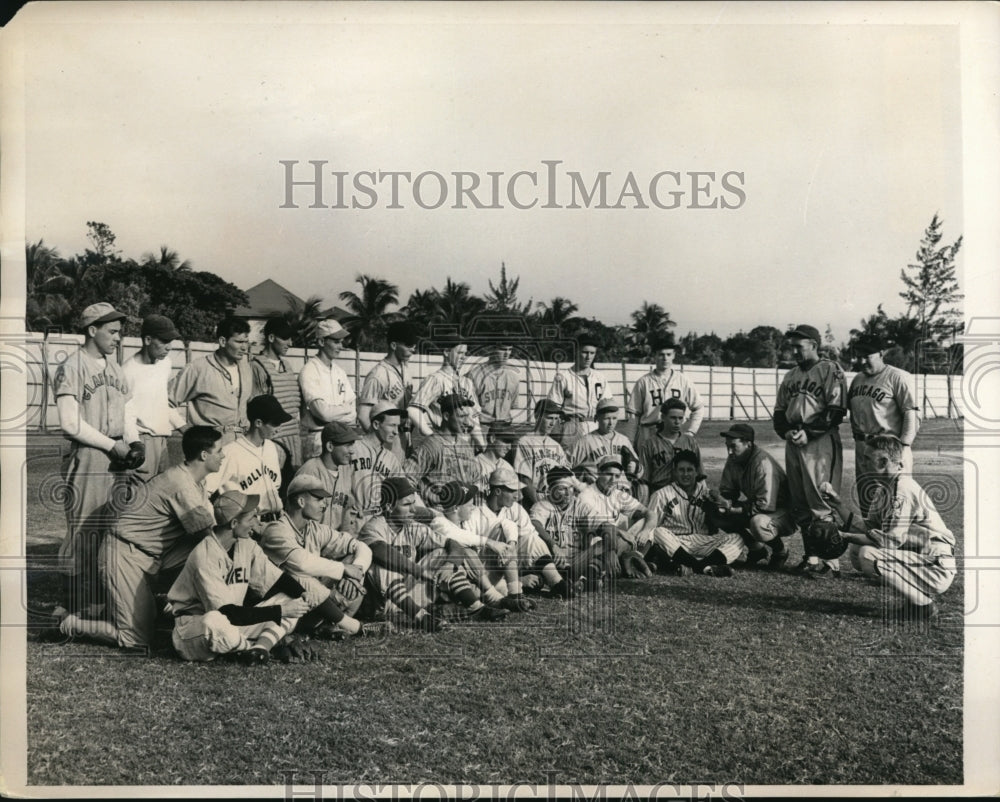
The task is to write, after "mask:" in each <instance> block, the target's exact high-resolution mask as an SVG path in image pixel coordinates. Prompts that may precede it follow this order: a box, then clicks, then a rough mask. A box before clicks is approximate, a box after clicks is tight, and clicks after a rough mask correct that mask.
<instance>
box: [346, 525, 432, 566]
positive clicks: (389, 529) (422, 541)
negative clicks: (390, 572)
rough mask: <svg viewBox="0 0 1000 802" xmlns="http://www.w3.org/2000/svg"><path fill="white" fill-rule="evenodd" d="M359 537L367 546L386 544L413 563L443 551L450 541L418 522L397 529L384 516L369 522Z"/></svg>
mask: <svg viewBox="0 0 1000 802" xmlns="http://www.w3.org/2000/svg"><path fill="white" fill-rule="evenodd" d="M358 537H359V539H360V540H361V542H362V543H364V544H365V545H367V546H372V545H374V544H375V543H385V544H386V545H388V546H390V547H391V548H393V549H395V550H396V551H398V552H399V553H401V554H402V555H403V556H404V557H406V558H407V559H408V560H411V561H413V562H416V561H417V560H419V559H420V558H421V557H423V556H424V555H425V554H428V553H430V552H432V551H434V550H435V549H443V548H444V546H445V543H446V542H447V540H448V539H447V537H445V536H443V535H440V534H438V533H437V532H435V531H434V530H433V529H431V528H430V527H429V526H426V525H424V524H422V523H418V522H417V521H410V522H409V523H407V524H405V525H404V526H403V527H401V528H400V529H396V528H395V527H394V526H392V525H391V524H390V523H389V522H388V521H387V520H386V519H385V517H384V516H382V515H377V516H375V517H374V518H372V519H371V520H370V521H368V523H366V524H365V525H364V526H363V527H362V528H361V533H360V534H359V535H358Z"/></svg>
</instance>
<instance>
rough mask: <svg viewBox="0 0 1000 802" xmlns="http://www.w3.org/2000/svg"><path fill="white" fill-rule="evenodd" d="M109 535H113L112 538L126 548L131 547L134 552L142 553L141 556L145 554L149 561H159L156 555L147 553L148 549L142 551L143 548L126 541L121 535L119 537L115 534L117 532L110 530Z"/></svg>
mask: <svg viewBox="0 0 1000 802" xmlns="http://www.w3.org/2000/svg"><path fill="white" fill-rule="evenodd" d="M111 535H113V536H114V537H115V538H116V539H117V540H120V541H121V542H122V543H125V544H126V545H128V546H131V547H132V548H134V549H135V550H136V551H140V552H142V553H143V554H145V555H146V556H147V557H149V558H151V559H153V560H158V559H160V558H159V556H158V555H156V554H153V552H151V551H149V549H144V548H143V547H142V546H140V545H139V544H138V543H133V542H132V541H131V540H126V539H125V538H123V537H122V536H121V535H119V534H118V533H117V532H116V531H115V530H113V529H112V530H111Z"/></svg>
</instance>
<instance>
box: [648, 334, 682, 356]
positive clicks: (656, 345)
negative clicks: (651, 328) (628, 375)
mask: <svg viewBox="0 0 1000 802" xmlns="http://www.w3.org/2000/svg"><path fill="white" fill-rule="evenodd" d="M649 347H650V350H652V351H653V352H654V353H656V352H657V351H662V350H663V349H664V348H677V343H676V342H675V341H674V334H673V332H667V333H666V334H660V335H659V336H657V337H654V338H653V339H651V340H650V343H649Z"/></svg>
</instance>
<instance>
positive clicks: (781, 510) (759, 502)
mask: <svg viewBox="0 0 1000 802" xmlns="http://www.w3.org/2000/svg"><path fill="white" fill-rule="evenodd" d="M722 437H725V438H726V452H727V453H728V454H729V456H728V457H727V458H726V464H725V466H724V467H723V469H722V480H721V481H720V483H719V489H718V491H716V490H710V491H709V496H710V497H711V498H712V501H713V502H715V503H716V505H717V506H718V511H719V519H718V523H719V524H720V525H721V526H722V528H723V529H726V530H727V531H733V532H739V533H740V534H741V535H743V537H744V540H745V541H746V542H747V546H748V547H749V549H750V551H749V553H748V554H747V563H755V562H759V561H760V560H762V559H764V558H765V557H767V549H766V548H765V547H764V546H763V545H762V544H764V543H766V544H767V545H769V546H770V547H771V558H770V562H769V565H770V567H771V568H781V567H782V566H783V565H784V564H785V563H786V562H787V561H788V549H786V548H785V544H784V543H783V542H782V538H785V537H788V536H789V535H791V534H792V533H793V532H795V516H794V515H792V510H791V506H790V501H789V497H788V481H787V480H786V479H785V472H784V471H783V470H782V469H781V466H780V465H779V464H778V462H777V460H775V459H774V457H772V456H771V455H770V454H768V453H767V452H766V451H765V450H764V449H762V448H758V447H757V445H756V444H755V443H754V438H755V437H756V434H755V432H754V429H753V427H752V426H750V425H749V424H746V423H734V424H733V425H732V426H730V427H729V429H727V430H726V431H724V432H722Z"/></svg>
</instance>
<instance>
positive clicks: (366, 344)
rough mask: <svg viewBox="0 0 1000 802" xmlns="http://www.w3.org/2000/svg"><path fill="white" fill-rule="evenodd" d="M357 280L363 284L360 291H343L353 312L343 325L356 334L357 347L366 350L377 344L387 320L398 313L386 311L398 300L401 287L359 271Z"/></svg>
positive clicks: (349, 309) (341, 298)
mask: <svg viewBox="0 0 1000 802" xmlns="http://www.w3.org/2000/svg"><path fill="white" fill-rule="evenodd" d="M355 281H357V282H358V283H359V284H360V285H361V294H360V295H358V294H357V293H356V292H352V291H350V290H346V291H344V292H342V293H340V300H342V301H345V302H346V304H347V309H348V311H350V313H351V314H350V316H349V317H347V318H345V319H344V326H345V328H347V329H348V330H349V331H350V332H351V334H352V335H353V337H354V347H355V348H356V349H357V350H359V351H364V350H369V349H370V348H371V347H372V346H374V345H376V344H378V341H379V340H380V339H381V338H382V335H383V334H384V333H385V327H386V324H387V323H389V322H391V320H392V319H394V318H396V317H398V316H399V315H398V313H387V312H386V309H388V307H390V306H395V305H396V304H398V303H399V287H397V286H396V285H395V284H392V283H390V282H388V281H386V280H385V279H382V278H376V277H375V276H367V275H364V274H359V275H358V276H357V277H356V278H355Z"/></svg>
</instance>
